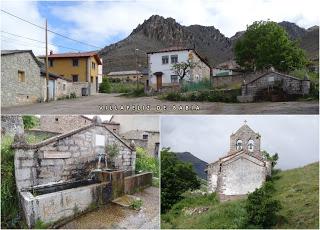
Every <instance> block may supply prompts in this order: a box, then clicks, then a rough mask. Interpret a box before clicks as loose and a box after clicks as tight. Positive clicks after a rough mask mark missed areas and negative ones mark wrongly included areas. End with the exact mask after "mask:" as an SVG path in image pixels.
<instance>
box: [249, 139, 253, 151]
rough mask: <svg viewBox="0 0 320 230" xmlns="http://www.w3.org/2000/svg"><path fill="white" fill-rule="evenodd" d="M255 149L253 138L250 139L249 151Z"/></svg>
mask: <svg viewBox="0 0 320 230" xmlns="http://www.w3.org/2000/svg"><path fill="white" fill-rule="evenodd" d="M253 149H254V141H253V140H249V141H248V150H249V152H253Z"/></svg>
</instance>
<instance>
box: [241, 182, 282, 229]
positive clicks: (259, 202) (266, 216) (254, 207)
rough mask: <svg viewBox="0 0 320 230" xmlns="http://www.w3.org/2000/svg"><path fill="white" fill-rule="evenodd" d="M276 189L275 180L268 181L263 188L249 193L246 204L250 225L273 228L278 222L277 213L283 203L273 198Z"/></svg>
mask: <svg viewBox="0 0 320 230" xmlns="http://www.w3.org/2000/svg"><path fill="white" fill-rule="evenodd" d="M274 191H275V189H274V184H273V182H272V181H267V182H265V184H264V185H263V186H262V187H261V188H259V189H256V190H255V191H254V192H253V193H250V194H249V196H248V199H247V203H246V206H245V208H246V211H247V224H248V226H250V227H254V228H271V227H272V226H274V225H275V224H276V223H277V221H278V215H277V213H278V211H279V210H280V209H281V204H280V201H278V200H275V199H273V198H272V195H273V194H274Z"/></svg>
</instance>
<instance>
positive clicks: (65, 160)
mask: <svg viewBox="0 0 320 230" xmlns="http://www.w3.org/2000/svg"><path fill="white" fill-rule="evenodd" d="M96 135H102V136H104V137H105V143H104V144H105V146H108V145H113V144H116V145H117V146H118V149H119V155H118V156H117V157H116V158H115V160H114V161H115V167H117V168H119V169H122V170H127V171H134V170H135V159H136V154H135V152H134V151H133V150H132V149H131V148H130V147H129V146H127V145H126V144H125V143H124V142H122V141H121V140H120V139H119V138H118V137H116V136H115V134H114V133H112V132H110V131H109V130H107V129H106V128H105V127H103V126H102V125H89V126H88V127H83V128H80V129H79V130H77V131H75V132H72V133H67V134H62V135H59V136H55V137H52V138H50V139H48V140H45V141H43V142H40V143H38V144H36V145H26V144H21V143H20V144H19V143H15V144H14V145H13V146H14V148H15V177H16V183H17V187H18V189H22V188H29V187H31V186H35V185H41V184H47V183H54V182H58V181H68V180H73V179H84V178H85V177H86V176H88V174H89V172H90V171H91V169H93V168H96V167H97V154H98V153H99V152H100V151H105V150H104V147H103V146H101V147H100V146H96V138H97V136H96ZM101 148H102V149H101ZM107 157H108V156H107Z"/></svg>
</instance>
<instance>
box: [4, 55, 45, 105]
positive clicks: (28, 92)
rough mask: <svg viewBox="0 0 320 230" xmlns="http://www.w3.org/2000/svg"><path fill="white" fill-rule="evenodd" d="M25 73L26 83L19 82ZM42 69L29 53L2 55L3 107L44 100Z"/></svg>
mask: <svg viewBox="0 0 320 230" xmlns="http://www.w3.org/2000/svg"><path fill="white" fill-rule="evenodd" d="M18 71H24V72H25V82H19V81H18ZM40 78H41V77H40V67H39V66H38V64H37V62H36V61H35V60H34V58H33V56H32V55H31V54H30V53H28V52H25V53H15V54H8V55H1V106H12V105H22V104H29V103H34V102H37V101H40V100H43V95H42V90H41V89H42V87H43V85H42V84H43V81H41V80H40Z"/></svg>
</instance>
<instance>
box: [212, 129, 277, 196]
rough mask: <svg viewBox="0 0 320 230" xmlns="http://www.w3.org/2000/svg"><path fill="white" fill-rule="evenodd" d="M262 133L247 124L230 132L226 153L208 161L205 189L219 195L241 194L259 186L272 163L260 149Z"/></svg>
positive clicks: (268, 173) (268, 172)
mask: <svg viewBox="0 0 320 230" xmlns="http://www.w3.org/2000/svg"><path fill="white" fill-rule="evenodd" d="M260 141H261V137H260V135H259V134H258V133H255V132H254V131H253V130H252V129H251V128H250V127H249V126H248V125H246V124H245V125H243V126H242V127H241V128H240V129H239V130H238V131H237V132H235V133H234V134H232V135H231V136H230V150H229V152H228V153H227V155H226V156H225V157H222V158H220V159H219V160H217V161H215V162H213V163H211V164H209V165H208V168H207V173H208V185H209V186H208V190H209V192H217V193H218V194H219V196H220V198H223V199H228V198H230V197H232V198H236V197H242V196H244V195H247V194H248V193H250V192H253V191H254V190H255V189H256V188H259V187H261V186H262V184H263V183H264V181H265V180H266V177H267V175H270V174H271V164H270V162H269V161H268V160H266V159H265V156H264V155H263V154H262V152H261V150H260Z"/></svg>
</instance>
